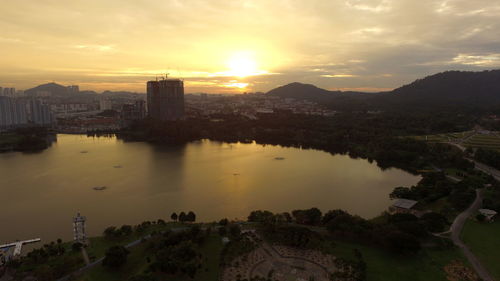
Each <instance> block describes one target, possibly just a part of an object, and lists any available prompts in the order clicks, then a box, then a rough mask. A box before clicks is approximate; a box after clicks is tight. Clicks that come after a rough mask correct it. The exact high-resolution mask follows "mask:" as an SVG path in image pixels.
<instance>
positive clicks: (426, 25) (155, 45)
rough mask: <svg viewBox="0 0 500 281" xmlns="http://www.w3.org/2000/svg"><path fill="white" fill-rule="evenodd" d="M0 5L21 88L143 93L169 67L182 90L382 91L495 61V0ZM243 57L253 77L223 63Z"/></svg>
mask: <svg viewBox="0 0 500 281" xmlns="http://www.w3.org/2000/svg"><path fill="white" fill-rule="evenodd" d="M0 10H1V11H2V18H1V20H0V30H2V35H1V36H0V42H1V43H2V44H0V53H1V54H2V60H0V85H2V84H5V85H6V84H9V85H10V84H12V83H15V86H16V87H18V88H28V87H31V86H34V85H36V83H39V82H40V81H51V80H56V81H63V80H64V81H68V82H70V83H77V84H78V83H81V84H82V85H84V87H95V89H98V90H99V89H102V88H106V89H108V87H111V85H114V86H115V87H117V88H120V89H125V88H126V87H130V89H134V90H138V91H139V90H140V91H144V81H146V80H148V79H154V77H155V76H157V75H161V74H163V73H170V74H171V75H172V76H180V77H184V78H186V81H191V82H190V84H189V83H188V84H187V85H191V86H192V88H189V87H191V86H189V87H188V88H187V91H191V89H194V90H196V91H203V89H205V90H206V91H209V92H217V91H219V90H220V91H227V90H228V89H230V88H228V87H227V85H229V84H231V83H246V84H247V85H246V86H245V87H247V89H248V90H255V91H267V90H269V89H271V88H273V87H276V86H278V85H283V84H286V83H289V82H293V81H300V82H306V83H313V84H317V85H318V86H321V87H325V88H329V89H332V88H342V89H355V88H366V89H368V88H372V89H387V88H394V87H397V86H400V85H401V84H405V83H408V82H411V81H412V80H414V79H416V78H420V77H422V76H426V75H429V74H432V73H435V72H439V71H444V70H449V69H462V70H483V69H488V68H494V67H499V66H500V63H499V55H498V54H500V21H499V20H498V17H499V16H500V3H499V2H498V1H491V0H474V1H470V0H446V1H444V0H421V1H415V0H310V1H297V0H276V1H266V0H253V1H249V0H232V1H226V0H185V1H181V0H168V1H166V0H144V1H135V0H107V1H100V0H74V1H71V2H68V1H59V0H24V1H22V3H20V2H19V1H14V0H4V1H0ZM240 52H250V53H252V54H253V56H252V59H254V60H255V69H256V70H258V71H252V73H251V74H253V75H251V76H249V77H244V78H235V77H233V76H234V73H235V71H234V70H233V71H231V69H228V67H227V60H228V58H230V57H231V56H232V55H233V54H235V53H240ZM234 79H236V80H237V81H236V82H230V81H231V80H234ZM196 83H198V84H196ZM214 83H215V84H214ZM236 85H237V84H234V86H236ZM89 89H94V88H89ZM194 90H193V91H194Z"/></svg>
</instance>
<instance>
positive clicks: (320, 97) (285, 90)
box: [267, 82, 340, 102]
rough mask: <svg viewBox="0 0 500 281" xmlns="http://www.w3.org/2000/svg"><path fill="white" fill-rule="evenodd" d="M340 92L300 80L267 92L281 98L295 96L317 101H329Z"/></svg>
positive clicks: (300, 98)
mask: <svg viewBox="0 0 500 281" xmlns="http://www.w3.org/2000/svg"><path fill="white" fill-rule="evenodd" d="M338 93H340V92H339V91H328V90H325V89H321V88H318V87H316V86H314V85H311V84H302V83H298V82H294V83H290V84H287V85H284V86H281V87H278V88H275V89H273V90H271V91H269V92H267V94H268V95H272V96H278V97H281V98H294V99H299V100H311V101H316V102H321V101H323V102H324V101H328V100H330V99H331V98H332V97H333V95H335V94H338Z"/></svg>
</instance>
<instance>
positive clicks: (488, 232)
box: [462, 220, 500, 280]
mask: <svg viewBox="0 0 500 281" xmlns="http://www.w3.org/2000/svg"><path fill="white" fill-rule="evenodd" d="M499 237H500V222H493V223H480V222H477V221H473V220H469V221H467V223H466V224H465V227H464V231H463V233H462V239H463V241H464V242H465V244H467V245H468V246H469V247H470V249H471V251H472V252H473V253H474V254H475V255H476V256H477V257H478V258H479V259H480V260H481V262H482V263H483V264H484V266H486V268H487V269H488V270H489V272H490V273H491V274H492V275H493V277H495V278H496V279H497V280H500V266H499V265H500V252H499V250H500V239H499Z"/></svg>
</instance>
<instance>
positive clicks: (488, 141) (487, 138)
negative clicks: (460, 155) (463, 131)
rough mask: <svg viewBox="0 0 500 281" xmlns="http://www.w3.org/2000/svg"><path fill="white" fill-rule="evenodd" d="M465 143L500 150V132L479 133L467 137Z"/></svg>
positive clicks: (474, 146) (475, 146)
mask: <svg viewBox="0 0 500 281" xmlns="http://www.w3.org/2000/svg"><path fill="white" fill-rule="evenodd" d="M464 145H465V146H470V147H473V148H477V147H482V148H488V149H496V150H500V137H499V136H498V134H492V135H481V134H477V135H474V136H473V137H471V138H469V139H467V140H466V141H465V142H464Z"/></svg>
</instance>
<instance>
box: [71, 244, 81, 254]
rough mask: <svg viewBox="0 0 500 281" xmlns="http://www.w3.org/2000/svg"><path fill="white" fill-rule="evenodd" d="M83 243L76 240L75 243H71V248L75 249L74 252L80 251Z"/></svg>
mask: <svg viewBox="0 0 500 281" xmlns="http://www.w3.org/2000/svg"><path fill="white" fill-rule="evenodd" d="M82 246H83V244H82V243H80V242H76V243H73V244H72V245H71V250H73V251H75V252H78V251H80V249H81V248H82Z"/></svg>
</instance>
